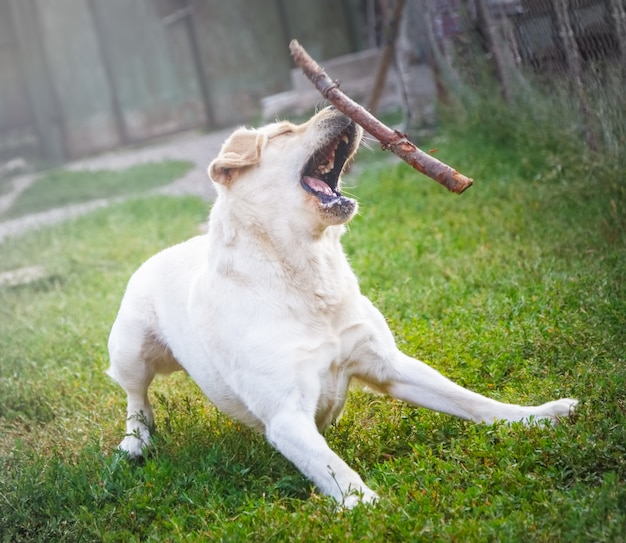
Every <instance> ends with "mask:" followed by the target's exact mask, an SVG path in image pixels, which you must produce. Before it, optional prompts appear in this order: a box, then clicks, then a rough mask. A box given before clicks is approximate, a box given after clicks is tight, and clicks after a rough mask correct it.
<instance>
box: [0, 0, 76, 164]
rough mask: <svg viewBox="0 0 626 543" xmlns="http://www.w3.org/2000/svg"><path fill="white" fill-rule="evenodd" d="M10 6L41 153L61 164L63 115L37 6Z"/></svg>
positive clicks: (18, 0) (25, 2)
mask: <svg viewBox="0 0 626 543" xmlns="http://www.w3.org/2000/svg"><path fill="white" fill-rule="evenodd" d="M10 3H11V4H10V5H11V16H12V19H13V27H14V28H15V36H16V38H17V44H18V52H19V58H20V62H21V64H22V68H23V71H24V80H25V86H26V92H27V93H28V99H29V102H30V104H31V107H32V112H33V119H34V121H35V130H36V132H37V140H38V143H39V149H40V152H41V155H42V157H43V158H44V159H45V160H47V161H49V162H50V163H51V164H59V163H62V162H64V161H65V159H66V158H67V155H66V149H65V140H64V131H63V111H62V109H61V105H60V103H59V100H58V97H57V95H56V91H55V88H54V86H53V84H52V79H51V77H50V70H49V67H48V62H47V59H46V55H45V50H44V46H43V44H42V31H41V25H40V23H39V13H38V11H37V5H36V3H35V2H33V0H10Z"/></svg>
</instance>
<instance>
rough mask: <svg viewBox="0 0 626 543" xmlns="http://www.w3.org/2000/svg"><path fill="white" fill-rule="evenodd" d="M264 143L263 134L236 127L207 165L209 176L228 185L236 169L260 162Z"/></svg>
mask: <svg viewBox="0 0 626 543" xmlns="http://www.w3.org/2000/svg"><path fill="white" fill-rule="evenodd" d="M266 145H267V136H266V135H265V134H263V133H261V132H259V131H257V130H252V129H249V128H238V129H237V130H235V132H233V134H232V135H231V136H230V138H228V139H227V140H226V141H225V142H224V145H222V149H221V150H220V153H219V155H217V158H216V159H215V160H214V161H213V162H211V164H210V165H209V176H210V177H211V179H213V181H215V182H216V183H221V184H223V185H228V184H229V183H230V182H232V180H233V179H234V176H235V175H236V173H237V170H239V169H240V168H245V167H247V166H253V165H254V164H258V163H259V162H260V160H261V153H262V152H263V149H264V148H265V146H266Z"/></svg>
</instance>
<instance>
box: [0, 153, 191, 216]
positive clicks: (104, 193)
mask: <svg viewBox="0 0 626 543" xmlns="http://www.w3.org/2000/svg"><path fill="white" fill-rule="evenodd" d="M191 167H192V164H191V163H190V162H184V161H180V160H169V161H166V162H162V163H150V164H140V165H137V166H133V167H131V168H128V169H126V170H122V171H112V170H111V171H110V170H96V171H76V172H73V171H67V170H54V171H51V172H48V173H46V174H44V175H42V176H41V177H40V178H39V179H38V180H37V181H36V182H35V183H34V184H32V185H31V186H30V187H29V188H28V189H26V190H25V191H24V192H23V193H22V194H20V196H19V197H18V198H17V200H16V201H15V203H14V204H13V205H12V206H11V207H10V208H9V209H8V210H7V211H6V212H5V213H0V220H7V219H12V218H15V217H20V216H22V215H25V214H27V213H37V212H39V211H46V210H48V209H52V208H55V207H62V206H66V205H70V204H78V203H82V202H87V201H89V200H94V199H97V198H114V197H116V196H128V195H132V194H138V193H142V192H144V191H147V190H150V189H155V188H158V187H161V186H162V185H165V184H167V183H170V182H171V181H173V180H175V179H177V178H179V177H181V176H182V175H184V174H185V173H186V172H187V171H188V170H189V169H190V168H191Z"/></svg>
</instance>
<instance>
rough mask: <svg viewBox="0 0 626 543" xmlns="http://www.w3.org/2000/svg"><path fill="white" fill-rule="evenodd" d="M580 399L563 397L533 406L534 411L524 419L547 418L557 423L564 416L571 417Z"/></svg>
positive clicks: (540, 419)
mask: <svg viewBox="0 0 626 543" xmlns="http://www.w3.org/2000/svg"><path fill="white" fill-rule="evenodd" d="M577 405H578V400H574V399H573V398H561V399H560V400H554V401H552V402H547V403H544V404H542V405H538V406H537V407H535V408H533V412H532V413H531V414H530V415H529V416H528V417H526V418H525V419H524V421H525V422H535V421H542V420H547V421H550V422H551V423H552V424H556V423H558V422H559V420H560V419H562V418H563V417H569V416H570V415H572V414H573V413H574V412H575V411H576V406H577Z"/></svg>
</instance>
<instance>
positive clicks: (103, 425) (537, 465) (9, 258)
mask: <svg viewBox="0 0 626 543" xmlns="http://www.w3.org/2000/svg"><path fill="white" fill-rule="evenodd" d="M446 134H447V135H445V136H441V137H439V138H438V140H437V141H435V142H433V144H432V147H438V148H439V155H438V156H440V157H441V158H442V159H443V160H445V161H448V162H449V163H451V164H452V165H454V166H456V167H458V168H459V169H460V170H461V171H463V172H464V173H466V174H467V175H470V176H472V177H474V178H475V179H476V184H475V186H474V187H473V188H471V189H470V190H469V191H467V192H466V193H464V194H463V195H461V196H456V195H452V194H450V193H448V192H446V191H445V189H443V188H442V187H440V186H439V185H437V184H436V183H434V182H432V181H430V180H427V179H425V178H423V177H421V176H419V175H417V174H415V173H414V172H413V171H411V170H410V169H409V168H408V167H406V166H404V165H396V166H390V165H389V164H388V163H379V164H378V165H377V164H375V163H368V164H367V166H365V167H362V168H359V169H357V170H356V171H357V172H358V174H359V179H358V186H357V187H356V188H353V189H351V191H352V192H353V193H355V194H356V195H357V196H358V197H359V199H360V201H361V212H360V215H359V216H358V217H356V218H355V220H354V221H353V223H352V225H351V226H350V231H349V232H348V234H347V235H346V237H345V246H346V250H347V252H348V253H349V256H350V259H351V261H352V264H353V266H354V268H355V270H356V272H357V274H358V276H359V277H360V280H361V285H362V289H363V291H364V292H365V293H366V294H367V295H368V296H369V297H371V298H372V299H373V301H374V302H375V303H376V304H377V305H378V306H379V307H380V309H381V310H382V311H383V312H384V313H385V315H386V316H387V319H388V321H389V323H390V325H391V327H392V329H393V331H394V334H395V335H396V337H397V340H398V343H399V345H400V346H401V348H402V349H403V350H404V351H405V352H407V353H408V354H411V355H414V356H418V357H420V358H422V359H424V360H426V361H428V362H429V363H431V364H432V365H433V366H435V367H436V368H438V369H439V370H441V371H442V372H443V373H445V374H446V375H448V376H450V377H452V378H453V379H455V380H456V381H458V382H459V383H460V384H462V385H464V386H468V387H470V388H472V389H474V390H476V391H478V392H481V393H484V394H488V395H490V396H492V397H494V398H497V399H500V400H504V401H514V402H523V403H538V402H544V401H547V400H550V399H553V398H557V397H561V396H572V397H577V398H579V399H580V400H581V406H580V409H579V411H578V414H577V415H576V416H575V417H573V418H572V419H571V420H566V421H564V422H563V424H561V425H559V426H557V427H554V428H546V427H531V428H526V427H522V426H520V425H512V426H495V427H490V426H486V425H474V424H470V423H467V422H463V421H460V420H457V419H454V418H451V417H447V416H443V415H439V414H436V413H431V412H428V411H425V410H420V409H413V408H411V407H409V406H406V405H404V404H402V403H401V402H398V401H392V400H390V399H388V398H384V397H379V396H370V395H369V394H367V393H365V392H364V391H360V390H354V391H353V392H352V393H351V395H350V398H349V401H348V405H347V409H346V412H345V415H344V417H343V418H342V419H341V420H340V421H339V422H338V423H337V424H336V425H335V426H333V427H332V428H331V429H330V431H329V432H328V433H327V436H326V437H327V439H328V441H329V443H330V445H331V446H332V447H333V449H334V450H336V451H337V452H338V453H339V454H340V456H341V457H342V458H344V459H345V460H346V461H347V462H348V463H349V464H350V465H352V466H354V467H355V469H357V471H358V472H359V473H361V474H362V476H363V477H364V478H365V480H366V481H367V482H368V483H369V484H370V485H371V486H373V487H374V488H376V489H377V490H378V492H379V493H380V495H381V498H382V499H381V502H380V504H379V505H378V506H376V507H375V508H370V507H358V508H356V509H355V510H353V511H343V512H337V511H336V509H335V505H334V504H333V502H332V501H331V500H330V499H327V498H324V497H321V496H319V495H318V494H317V493H316V492H315V489H314V488H312V486H311V484H310V483H309V482H308V481H307V480H306V479H305V478H304V477H302V476H301V475H300V474H299V473H298V472H297V471H296V470H295V468H293V467H292V466H291V465H290V464H289V462H287V461H286V460H285V459H284V458H283V457H282V456H281V455H280V454H278V453H277V452H275V451H274V450H273V449H272V448H271V447H270V446H269V445H268V444H266V443H265V441H264V440H263V438H262V437H260V436H257V435H254V434H253V433H252V432H250V431H249V430H247V429H245V428H241V427H240V426H239V425H238V424H237V423H236V422H234V421H231V420H229V419H228V418H226V417H224V416H223V415H221V414H219V413H218V412H217V411H216V410H215V409H214V408H213V407H211V406H210V404H209V403H208V402H207V401H205V399H204V398H203V397H202V395H201V394H200V393H199V391H198V390H197V388H196V386H195V385H194V384H193V383H192V382H191V381H190V380H189V379H188V378H186V377H185V376H184V375H182V374H177V375H174V376H172V377H170V378H167V379H159V380H157V381H156V382H155V384H154V385H153V388H152V397H153V399H154V403H155V411H156V418H157V425H158V432H157V434H156V445H155V448H154V452H153V454H152V455H151V456H150V457H149V458H148V459H147V460H146V461H145V462H144V463H142V464H134V463H131V462H128V461H126V460H125V459H124V458H121V457H119V456H117V455H116V454H115V453H114V448H115V446H116V445H117V443H118V442H119V440H120V439H121V436H122V434H123V431H124V421H123V419H124V397H123V393H122V391H121V389H119V388H118V387H117V386H116V385H115V384H114V383H112V382H111V381H110V380H109V379H108V378H107V377H106V376H105V375H104V370H105V369H106V367H107V353H106V339H107V335H108V331H109V328H110V325H111V323H112V322H113V319H114V317H115V313H116V311H117V307H118V304H119V300H120V298H121V295H122V293H123V290H124V288H125V284H126V281H127V279H128V277H129V275H130V274H131V273H132V271H133V270H134V269H135V268H136V266H137V265H139V264H140V263H141V262H142V261H143V260H144V259H145V258H146V257H148V256H149V255H151V254H153V253H154V252H156V251H157V250H159V249H161V248H163V247H165V246H167V245H169V244H172V243H175V242H177V241H180V240H182V239H185V238H187V237H189V236H191V235H193V234H195V233H196V232H197V230H198V226H199V225H200V224H201V223H202V221H203V220H204V218H205V215H206V206H205V204H203V203H201V202H200V201H198V200H197V199H194V198H168V197H154V196H153V197H145V198H136V199H132V200H130V201H127V202H125V203H121V204H116V205H113V206H110V207H108V208H106V209H104V210H100V211H97V212H95V213H93V214H91V215H88V216H85V217H83V218H81V219H78V220H76V221H73V222H69V223H65V224H62V225H59V226H56V227H54V228H49V229H46V230H44V231H40V232H36V233H31V234H28V235H26V236H24V237H22V238H19V239H12V240H8V241H7V242H5V243H4V244H3V245H2V246H1V247H0V250H1V251H2V259H1V263H0V268H2V269H3V270H7V269H12V268H17V267H20V266H29V265H43V266H45V268H46V269H47V271H48V275H47V276H46V277H45V278H43V279H40V280H38V281H36V282H34V283H31V284H28V285H22V286H18V287H10V288H7V287H4V288H2V287H0V345H1V346H2V347H1V348H0V398H1V401H0V541H147V540H155V541H320V540H321V541H385V542H387V541H416V540H417V541H419V540H424V541H431V540H434V541H442V540H443V541H448V540H456V541H521V540H525V541H545V542H555V541H557V542H558V541H563V542H571V541H594V542H595V541H606V542H616V541H623V540H624V537H625V536H624V534H626V487H625V482H626V424H625V423H626V345H625V342H624V330H626V293H625V290H626V255H625V252H626V241H625V240H626V236H625V235H624V234H625V232H624V230H625V226H626V214H625V208H626V186H625V185H624V184H623V180H622V177H621V173H620V172H621V168H620V167H619V166H618V165H611V164H610V163H608V164H607V165H604V166H602V165H601V163H600V161H598V160H596V159H593V157H592V158H589V157H588V156H587V155H586V154H585V153H575V152H574V153H563V154H558V153H557V152H556V151H558V150H554V149H550V150H546V149H544V150H543V151H542V150H541V149H540V148H532V147H529V146H528V145H527V146H526V147H521V146H520V147H519V148H516V147H515V146H512V147H511V146H509V147H502V146H498V145H497V144H495V143H494V142H493V141H491V139H490V136H489V137H487V136H484V135H481V134H472V137H468V136H467V134H465V135H464V134H463V132H462V131H460V130H459V131H452V130H450V131H448V132H446ZM533 153H535V154H533ZM357 164H359V162H358V161H357ZM354 183H355V180H354V179H349V180H347V184H349V185H352V184H354Z"/></svg>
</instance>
